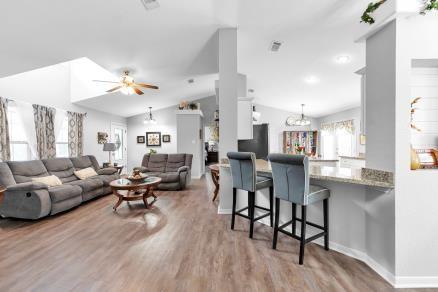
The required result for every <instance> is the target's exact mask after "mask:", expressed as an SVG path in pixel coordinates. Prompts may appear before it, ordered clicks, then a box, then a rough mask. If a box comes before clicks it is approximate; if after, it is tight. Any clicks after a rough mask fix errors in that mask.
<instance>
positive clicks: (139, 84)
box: [135, 82, 159, 89]
mask: <svg viewBox="0 0 438 292" xmlns="http://www.w3.org/2000/svg"><path fill="white" fill-rule="evenodd" d="M135 85H137V86H141V87H145V88H150V89H159V87H158V86H155V85H150V84H146V83H137V82H136V83H135Z"/></svg>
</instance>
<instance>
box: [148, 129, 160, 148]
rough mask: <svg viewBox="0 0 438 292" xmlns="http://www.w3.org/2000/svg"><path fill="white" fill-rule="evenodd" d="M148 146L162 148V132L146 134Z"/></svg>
mask: <svg viewBox="0 0 438 292" xmlns="http://www.w3.org/2000/svg"><path fill="white" fill-rule="evenodd" d="M146 146H148V147H150V146H151V147H159V146H161V132H146Z"/></svg>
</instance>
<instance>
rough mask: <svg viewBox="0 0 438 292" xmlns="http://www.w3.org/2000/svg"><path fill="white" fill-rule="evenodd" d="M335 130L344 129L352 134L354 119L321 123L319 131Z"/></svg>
mask: <svg viewBox="0 0 438 292" xmlns="http://www.w3.org/2000/svg"><path fill="white" fill-rule="evenodd" d="M336 130H345V131H347V132H348V133H350V134H354V121H353V120H347V121H341V122H334V123H328V124H322V125H321V131H326V132H336Z"/></svg>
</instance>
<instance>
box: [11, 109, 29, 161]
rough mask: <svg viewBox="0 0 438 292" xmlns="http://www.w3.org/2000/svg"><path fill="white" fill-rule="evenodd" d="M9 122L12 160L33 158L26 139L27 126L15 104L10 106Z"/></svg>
mask: <svg viewBox="0 0 438 292" xmlns="http://www.w3.org/2000/svg"><path fill="white" fill-rule="evenodd" d="M8 122H9V138H10V143H11V145H10V148H11V160H13V161H23V160H30V159H31V158H32V153H31V150H30V147H29V143H28V142H27V139H26V133H25V128H24V125H23V122H22V120H21V118H20V115H19V114H18V112H17V108H16V107H14V106H9V107H8Z"/></svg>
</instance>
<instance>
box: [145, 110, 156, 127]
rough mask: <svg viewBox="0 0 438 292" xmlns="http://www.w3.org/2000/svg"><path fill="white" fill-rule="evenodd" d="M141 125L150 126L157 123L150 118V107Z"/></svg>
mask: <svg viewBox="0 0 438 292" xmlns="http://www.w3.org/2000/svg"><path fill="white" fill-rule="evenodd" d="M143 123H144V124H145V125H147V124H150V125H155V124H156V123H157V121H156V120H155V119H154V118H153V117H152V107H151V106H150V107H149V113H146V117H145V118H144V121H143Z"/></svg>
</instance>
